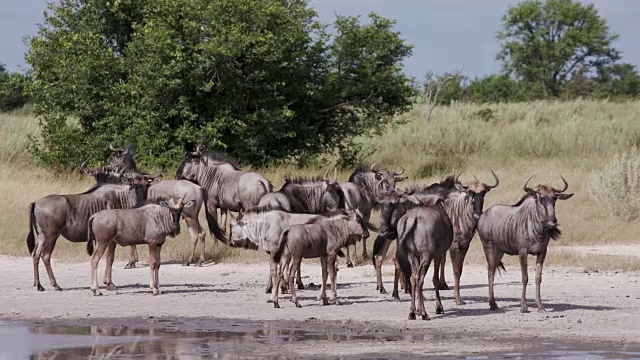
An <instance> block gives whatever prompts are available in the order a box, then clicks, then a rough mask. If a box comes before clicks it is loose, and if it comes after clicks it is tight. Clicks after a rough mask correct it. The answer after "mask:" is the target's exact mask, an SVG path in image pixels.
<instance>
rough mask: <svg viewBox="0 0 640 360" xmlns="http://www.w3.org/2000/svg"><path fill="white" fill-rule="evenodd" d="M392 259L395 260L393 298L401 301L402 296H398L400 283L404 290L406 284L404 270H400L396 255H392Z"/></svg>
mask: <svg viewBox="0 0 640 360" xmlns="http://www.w3.org/2000/svg"><path fill="white" fill-rule="evenodd" d="M391 259H392V260H393V292H392V293H391V297H393V298H394V299H396V300H398V301H400V295H399V294H398V282H400V284H401V286H402V288H403V289H404V288H405V286H404V283H403V282H402V280H403V277H402V270H400V264H399V263H398V259H397V258H396V254H392V255H391Z"/></svg>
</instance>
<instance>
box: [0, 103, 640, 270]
mask: <svg viewBox="0 0 640 360" xmlns="http://www.w3.org/2000/svg"><path fill="white" fill-rule="evenodd" d="M487 109H488V110H487ZM638 114H640V102H628V103H610V102H606V101H587V100H576V101H572V102H552V101H538V102H532V103H523V104H499V105H483V106H478V105H469V104H455V105H452V106H450V107H440V108H436V109H435V111H434V113H433V116H432V119H431V122H430V123H429V124H425V122H424V116H423V110H422V106H421V105H419V104H418V105H416V106H415V108H414V109H413V110H412V111H410V112H408V113H406V114H403V115H401V116H400V117H399V121H400V122H401V124H400V125H396V126H393V127H390V128H389V129H388V130H387V131H386V132H385V133H384V134H382V135H380V136H376V137H371V138H362V139H359V141H360V142H361V143H362V144H363V145H364V148H365V151H370V152H371V153H372V155H371V156H370V157H369V160H370V161H372V162H373V161H384V162H385V163H386V164H388V166H390V167H392V166H396V165H401V166H403V167H404V168H406V170H407V174H408V175H409V179H408V180H407V181H406V183H410V182H420V183H431V182H433V181H437V180H439V179H441V178H442V177H443V176H445V175H447V174H450V173H452V172H454V171H464V172H463V174H462V179H463V180H465V179H472V174H476V175H477V176H478V177H479V178H480V179H481V180H483V181H487V182H491V181H493V180H492V178H491V175H490V173H489V169H493V170H494V171H496V173H497V174H498V176H499V177H500V186H499V187H497V188H496V189H494V190H492V191H491V192H490V193H489V194H488V195H487V197H486V205H485V208H487V207H489V206H491V205H493V204H496V203H503V204H511V203H514V202H515V201H517V199H518V198H519V197H520V196H521V195H522V193H523V192H522V185H523V183H524V181H525V180H526V179H527V178H528V177H529V176H530V175H535V177H534V179H533V180H532V184H533V185H536V184H538V183H551V184H552V185H555V186H560V185H561V182H560V178H559V176H558V175H559V174H562V175H563V176H564V177H565V178H566V179H567V180H568V181H569V192H575V196H574V197H573V198H571V199H570V200H568V201H559V202H558V204H557V215H558V220H559V222H560V226H561V229H562V231H563V236H562V238H561V239H560V240H559V241H558V242H554V245H555V244H561V245H571V244H609V243H636V242H638V236H637V235H636V234H638V233H640V225H639V224H638V222H634V221H631V222H629V221H624V220H622V219H617V218H615V217H612V216H611V209H610V208H609V207H607V206H604V205H603V204H602V202H601V201H600V202H599V201H597V199H596V198H595V196H592V195H590V194H591V193H592V192H590V191H589V179H590V178H591V176H592V173H595V172H598V171H601V170H602V169H604V168H605V166H606V164H608V163H610V162H611V161H612V159H613V158H614V157H615V156H616V154H619V153H623V152H624V151H627V150H629V149H631V148H632V147H633V146H634V145H636V144H637V143H638V140H639V139H640V121H639V120H640V119H638V117H639V116H640V115H638ZM30 134H32V135H36V136H37V134H38V126H37V120H36V119H34V118H33V117H32V116H30V115H28V114H0V191H2V192H1V193H2V194H3V195H4V201H2V202H0V213H1V214H3V216H2V217H0V228H1V229H3V231H2V232H1V233H0V244H1V246H0V254H7V255H21V256H25V255H27V249H26V244H25V237H26V233H27V230H28V228H27V208H28V205H29V203H30V202H32V201H35V200H36V199H38V198H40V197H42V196H45V195H48V194H52V193H59V194H64V193H75V192H81V191H84V190H85V189H87V188H88V187H89V186H90V185H91V183H92V181H91V180H90V179H86V178H83V177H80V176H79V175H77V176H66V177H62V178H61V177H54V176H52V175H51V174H49V173H48V172H46V171H44V170H42V169H38V168H36V167H35V166H34V165H33V163H32V160H31V158H30V156H29V155H28V152H27V150H26V145H27V141H26V136H27V135H30ZM257 170H258V171H260V172H262V173H263V174H264V175H265V176H266V177H267V178H269V179H270V180H272V182H273V183H274V185H275V186H276V187H277V186H279V185H280V184H281V182H282V177H283V175H284V174H287V173H288V174H316V175H321V174H322V173H323V172H324V169H296V168H294V167H271V168H265V169H257ZM168 176H171V174H168ZM338 176H339V178H340V179H341V180H346V179H347V178H348V176H349V173H348V172H340V173H339V174H338ZM400 185H404V183H401V184H400ZM591 186H592V187H593V184H592V185H591ZM203 220H204V219H203ZM373 220H374V222H377V221H378V215H377V214H375V215H374V218H373ZM205 223H206V222H204V221H203V224H205ZM374 235H375V234H374ZM207 240H208V245H207V251H208V254H207V256H208V258H209V259H214V260H215V261H223V260H233V261H256V260H263V259H266V255H265V254H263V253H261V252H250V251H246V250H235V249H229V248H227V247H225V246H224V245H222V244H219V245H217V246H214V245H212V242H211V237H210V236H208V237H207ZM372 241H373V240H370V245H369V251H371V249H372V247H373V246H372V245H373V244H372ZM189 242H190V241H189V237H188V232H187V231H183V233H182V234H181V235H180V236H179V237H178V238H176V239H169V240H168V244H167V245H165V246H164V247H163V258H165V259H169V258H175V259H180V258H182V257H183V256H184V255H185V254H186V252H187V250H188V246H189ZM474 243H476V244H475V246H473V249H472V251H471V254H470V255H469V258H470V260H471V261H483V256H482V254H481V249H480V247H479V246H477V245H479V241H478V240H477V239H476V240H474ZM84 248H85V247H84V246H83V245H79V244H72V243H70V242H69V241H66V240H64V239H62V238H61V239H60V240H59V241H58V244H57V246H56V251H55V252H54V257H56V258H58V259H62V260H75V259H86V255H84ZM139 250H140V251H141V254H144V253H146V250H145V249H144V248H143V247H140V249H139ZM127 253H128V250H126V249H122V250H118V255H119V257H120V258H124V257H126V254H127ZM359 253H360V250H358V254H359ZM144 258H146V256H144V255H143V259H144ZM549 259H550V262H551V263H552V264H553V263H554V262H555V261H558V263H560V264H561V263H564V262H566V263H567V264H572V262H574V261H575V259H574V258H572V257H571V256H557V257H552V256H550V257H549ZM563 259H564V260H563Z"/></svg>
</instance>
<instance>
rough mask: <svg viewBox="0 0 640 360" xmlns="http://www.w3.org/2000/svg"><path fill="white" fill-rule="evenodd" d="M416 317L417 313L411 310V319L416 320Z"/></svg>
mask: <svg viewBox="0 0 640 360" xmlns="http://www.w3.org/2000/svg"><path fill="white" fill-rule="evenodd" d="M415 319H416V313H414V312H410V313H409V320H415Z"/></svg>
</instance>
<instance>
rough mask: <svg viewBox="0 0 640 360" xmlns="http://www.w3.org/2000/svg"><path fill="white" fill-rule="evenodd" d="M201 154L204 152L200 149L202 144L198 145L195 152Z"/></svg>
mask: <svg viewBox="0 0 640 360" xmlns="http://www.w3.org/2000/svg"><path fill="white" fill-rule="evenodd" d="M200 154H202V151H201V150H200V145H198V146H196V151H195V152H194V153H193V155H196V156H200Z"/></svg>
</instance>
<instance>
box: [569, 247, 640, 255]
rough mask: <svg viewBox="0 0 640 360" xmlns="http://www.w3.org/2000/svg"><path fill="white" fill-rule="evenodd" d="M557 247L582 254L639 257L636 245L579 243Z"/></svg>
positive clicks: (638, 248)
mask: <svg viewBox="0 0 640 360" xmlns="http://www.w3.org/2000/svg"><path fill="white" fill-rule="evenodd" d="M558 249H562V250H568V251H574V252H578V253H580V254H584V255H589V254H592V255H613V256H633V257H640V246H638V245H580V246H559V247H558Z"/></svg>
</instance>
